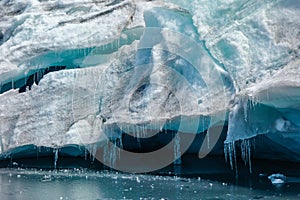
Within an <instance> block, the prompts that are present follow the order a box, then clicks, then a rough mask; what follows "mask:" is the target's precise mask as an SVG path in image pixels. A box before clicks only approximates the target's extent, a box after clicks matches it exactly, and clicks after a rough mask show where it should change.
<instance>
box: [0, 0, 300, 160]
mask: <svg viewBox="0 0 300 200" xmlns="http://www.w3.org/2000/svg"><path fill="white" fill-rule="evenodd" d="M0 7H1V8H3V9H0V55H1V56H0V82H1V87H2V86H3V88H4V86H5V89H3V90H1V91H3V93H2V94H1V95H0V110H1V119H0V125H1V130H0V136H1V152H4V151H6V150H9V149H12V148H15V147H18V146H22V145H27V144H35V145H37V146H51V147H61V146H64V145H68V144H74V143H75V144H90V143H95V142H97V141H102V140H103V141H105V140H107V138H105V137H102V136H103V133H109V134H108V135H109V137H111V138H120V136H121V134H122V132H130V133H132V134H134V135H135V136H139V137H146V136H147V134H150V135H151V134H152V133H157V132H158V131H161V130H163V129H167V130H172V131H173V130H178V127H179V126H178V119H179V118H180V117H183V119H182V121H181V126H180V130H179V131H181V132H184V133H194V134H197V133H200V132H203V131H205V130H209V127H212V126H222V125H224V124H226V125H227V124H228V134H227V139H226V141H225V152H227V153H228V154H230V155H229V156H230V158H233V157H234V154H235V153H234V152H235V145H236V144H237V145H239V146H240V147H241V148H242V152H243V153H242V154H243V156H244V158H245V159H246V160H249V159H248V158H250V157H251V155H252V154H251V152H250V149H251V143H252V142H250V140H251V139H252V138H256V137H257V136H258V135H265V136H266V137H268V138H269V140H270V141H271V142H272V143H274V144H277V143H280V146H281V147H282V149H285V150H282V151H281V150H280V151H281V153H282V154H281V155H279V157H278V159H285V160H291V161H297V162H298V161H300V159H299V156H298V153H297V152H299V148H298V146H299V145H298V144H299V142H300V141H299V138H298V133H299V125H300V121H299V95H298V94H299V78H300V77H299V49H300V46H299V45H300V34H299V29H300V23H299V20H298V17H299V16H300V3H299V1H297V0H287V1H286V0H272V1H271V0H266V1H255V0H250V1H246V0H245V1H244V0H243V1H239V0H231V1H226V0H217V1H203V0H191V1H177V0H168V1H164V2H160V1H151V2H150V1H131V0H125V1H105V2H102V1H101V2H100V1H99V2H98V1H88V0H85V1H35V0H31V1H30V0H27V1H24V0H23V1H21V0H16V1H9V0H5V1H2V2H0ZM51 66H62V67H61V68H60V69H61V70H60V71H57V72H51V73H49V74H47V75H45V76H44V77H43V78H42V79H41V80H40V82H39V83H38V85H37V84H34V85H33V86H32V87H31V88H30V89H31V90H29V88H28V90H27V91H26V92H24V93H18V88H19V86H22V81H23V80H25V81H26V80H27V79H26V78H27V77H29V76H30V75H33V74H35V73H36V71H37V70H38V69H47V68H48V67H51ZM21 80H22V81H21ZM227 112H229V117H228V118H227V115H226V113H227ZM167 122H170V123H167ZM208 135H209V134H208ZM279 141H280V142H279ZM273 147H274V148H276V145H273ZM286 149H288V150H286ZM290 153H294V155H293V156H289V155H288V154H290ZM260 155H261V157H268V156H270V155H271V154H266V155H267V156H264V154H258V157H259V156H260ZM276 159H277V158H276ZM231 162H232V164H233V161H232V160H231Z"/></svg>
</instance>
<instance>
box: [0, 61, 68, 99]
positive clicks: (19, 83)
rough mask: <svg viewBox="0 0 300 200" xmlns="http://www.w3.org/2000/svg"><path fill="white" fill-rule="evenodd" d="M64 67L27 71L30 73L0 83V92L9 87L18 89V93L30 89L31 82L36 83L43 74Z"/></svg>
mask: <svg viewBox="0 0 300 200" xmlns="http://www.w3.org/2000/svg"><path fill="white" fill-rule="evenodd" d="M64 69H66V66H50V67H47V68H45V69H38V70H36V71H32V72H31V73H29V74H30V75H28V76H26V77H22V78H19V79H15V80H14V79H12V80H11V81H10V82H8V83H5V84H3V85H2V84H1V85H0V94H2V93H4V92H7V91H9V90H11V89H19V93H22V92H26V91H27V90H31V87H32V85H33V84H36V85H38V84H39V82H40V81H41V80H42V78H43V77H44V75H46V74H48V73H50V72H55V71H60V70H64Z"/></svg>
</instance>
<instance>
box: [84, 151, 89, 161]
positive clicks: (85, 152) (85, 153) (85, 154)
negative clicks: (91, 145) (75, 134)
mask: <svg viewBox="0 0 300 200" xmlns="http://www.w3.org/2000/svg"><path fill="white" fill-rule="evenodd" d="M87 154H88V152H87V149H86V148H84V160H85V161H86V160H87Z"/></svg>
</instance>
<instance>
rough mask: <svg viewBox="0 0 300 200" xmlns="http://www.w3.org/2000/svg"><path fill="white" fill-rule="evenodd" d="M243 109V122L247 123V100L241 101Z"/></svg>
mask: <svg viewBox="0 0 300 200" xmlns="http://www.w3.org/2000/svg"><path fill="white" fill-rule="evenodd" d="M242 104H243V108H244V120H245V122H247V119H248V100H245V99H243V102H242Z"/></svg>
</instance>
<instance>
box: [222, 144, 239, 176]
mask: <svg viewBox="0 0 300 200" xmlns="http://www.w3.org/2000/svg"><path fill="white" fill-rule="evenodd" d="M224 153H225V160H226V162H228V158H229V163H230V167H231V169H232V170H233V169H234V168H235V170H236V174H237V172H238V171H237V162H236V150H235V142H234V141H232V142H228V143H225V144H224Z"/></svg>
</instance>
